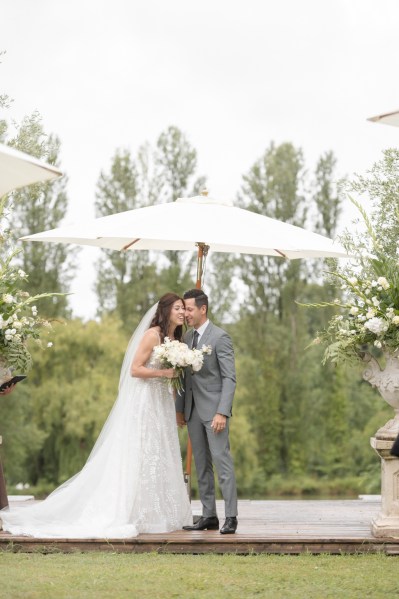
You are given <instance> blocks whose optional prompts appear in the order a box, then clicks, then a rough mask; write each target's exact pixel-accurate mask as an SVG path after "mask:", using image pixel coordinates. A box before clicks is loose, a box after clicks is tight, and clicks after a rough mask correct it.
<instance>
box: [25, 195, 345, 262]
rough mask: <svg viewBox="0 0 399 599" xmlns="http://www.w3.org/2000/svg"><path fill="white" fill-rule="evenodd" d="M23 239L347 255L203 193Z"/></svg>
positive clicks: (111, 245)
mask: <svg viewBox="0 0 399 599" xmlns="http://www.w3.org/2000/svg"><path fill="white" fill-rule="evenodd" d="M22 239H23V240H24V241H41V242H54V243H74V244H77V245H90V246H98V247H101V248H107V249H114V250H119V251H122V250H132V251H134V250H195V249H196V247H197V246H198V245H202V246H209V248H210V249H211V250H212V251H215V252H237V253H246V254H261V255H268V256H280V257H284V258H290V259H292V258H317V257H319V258H325V257H336V258H343V257H348V255H347V253H346V252H345V249H344V248H343V247H341V246H340V245H339V244H337V243H334V242H333V241H332V240H331V239H329V238H328V237H324V236H323V235H318V234H316V233H312V232H311V231H307V230H305V229H302V228H300V227H295V226H294V225H290V224H287V223H284V222H281V221H278V220H275V219H273V218H269V217H267V216H263V215H262V214H257V213H255V212H251V211H249V210H243V209H242V208H236V207H234V206H232V205H230V204H226V203H222V202H218V201H216V200H214V199H212V198H210V197H207V196H206V195H201V196H195V197H192V198H179V199H177V200H176V201H175V202H169V203H166V204H158V205H155V206H148V207H146V208H138V209H136V210H129V211H127V212H120V213H119V214H113V215H110V216H104V217H102V218H97V219H95V220H92V221H88V222H85V223H81V224H78V225H72V226H68V227H60V228H57V229H52V230H51V231H45V232H43V233H36V234H34V235H27V236H25V237H22Z"/></svg>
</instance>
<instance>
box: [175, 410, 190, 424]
mask: <svg viewBox="0 0 399 599" xmlns="http://www.w3.org/2000/svg"><path fill="white" fill-rule="evenodd" d="M176 422H177V426H180V428H183V426H186V424H187V423H186V419H185V418H184V414H183V412H176Z"/></svg>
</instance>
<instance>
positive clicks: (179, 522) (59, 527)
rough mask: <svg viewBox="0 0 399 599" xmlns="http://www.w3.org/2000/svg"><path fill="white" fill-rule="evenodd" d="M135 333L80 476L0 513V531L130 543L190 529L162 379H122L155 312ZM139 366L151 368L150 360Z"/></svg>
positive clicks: (127, 374)
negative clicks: (38, 499) (144, 535)
mask: <svg viewBox="0 0 399 599" xmlns="http://www.w3.org/2000/svg"><path fill="white" fill-rule="evenodd" d="M155 308H156V306H154V307H153V308H151V310H150V311H149V312H147V314H146V316H145V317H144V318H143V320H142V321H141V323H140V325H139V327H138V328H137V329H136V332H135V334H134V335H133V337H132V339H131V341H130V344H129V346H128V349H127V352H126V356H125V360H124V363H123V366H122V372H121V378H120V385H119V394H118V398H117V400H116V402H115V404H114V407H113V409H112V411H111V413H110V415H109V417H108V419H107V421H106V423H105V425H104V427H103V429H102V431H101V433H100V436H99V438H98V440H97V442H96V444H95V446H94V448H93V450H92V452H91V454H90V456H89V458H88V460H87V462H86V464H85V466H84V467H83V469H82V470H81V471H80V472H79V473H78V474H76V475H75V476H74V477H73V478H71V479H70V480H68V481H67V482H66V483H64V484H63V485H61V486H60V487H59V488H58V489H56V490H55V491H54V492H53V493H51V495H49V496H48V497H47V499H45V500H44V501H42V502H40V503H37V504H34V505H32V506H29V507H22V506H21V507H16V508H14V509H12V510H2V511H0V518H1V520H2V523H3V530H5V531H8V532H10V533H12V534H14V535H29V536H33V537H40V538H75V539H77V538H108V539H111V538H113V539H116V538H130V537H135V536H137V535H138V534H140V533H164V532H170V531H173V530H178V529H181V528H182V527H183V526H185V525H190V524H192V514H191V507H190V502H189V499H188V495H187V490H186V487H185V484H184V478H183V469H182V460H181V454H180V447H179V440H178V435H177V427H176V412H175V405H174V397H173V395H172V394H171V392H170V390H169V386H168V381H167V379H163V378H149V379H138V378H133V377H131V376H130V364H131V362H132V359H133V357H134V354H135V353H136V350H137V347H138V344H139V342H140V340H141V338H142V336H143V334H144V332H145V331H146V330H147V329H148V327H149V324H150V323H151V320H152V317H153V315H154V313H155ZM147 366H148V367H149V368H151V367H153V368H157V367H158V368H159V365H158V364H156V363H154V361H153V357H151V358H150V360H149V362H148V364H147Z"/></svg>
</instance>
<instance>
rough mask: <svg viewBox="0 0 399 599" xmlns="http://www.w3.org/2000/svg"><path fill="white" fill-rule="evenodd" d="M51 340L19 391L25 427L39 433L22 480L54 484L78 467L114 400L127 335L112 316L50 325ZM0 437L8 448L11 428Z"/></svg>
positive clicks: (11, 474)
mask: <svg viewBox="0 0 399 599" xmlns="http://www.w3.org/2000/svg"><path fill="white" fill-rule="evenodd" d="M52 337H53V339H54V347H53V348H52V350H51V351H46V352H40V353H39V354H38V355H37V357H36V361H35V368H34V370H33V371H32V374H31V375H30V376H29V378H28V379H27V380H26V381H25V382H24V389H25V390H26V397H25V400H26V402H27V411H28V413H29V414H30V417H31V425H32V426H34V431H39V433H40V435H41V445H40V448H39V449H37V448H36V450H35V448H32V449H31V452H30V455H29V461H28V463H27V464H26V469H27V477H28V479H29V482H31V483H35V484H36V483H37V482H38V481H40V480H46V481H50V482H52V483H54V485H55V484H58V483H60V482H62V481H64V480H66V479H67V478H68V477H70V476H71V475H73V474H74V473H76V472H77V471H78V470H79V469H80V468H81V467H82V466H83V464H84V463H85V461H86V459H87V457H88V454H89V453H90V451H91V449H92V447H93V445H94V442H95V440H96V439H97V436H98V434H99V432H100V430H101V428H102V426H103V424H104V422H105V420H106V418H107V416H108V414H109V412H110V410H111V407H112V405H113V403H114V401H115V399H116V397H117V393H118V381H119V374H120V368H121V364H122V359H123V354H124V351H125V349H126V345H127V337H126V336H125V334H124V332H123V331H121V327H120V323H119V321H117V320H115V319H112V318H107V319H105V320H103V321H102V322H95V321H90V322H87V323H85V324H83V323H82V322H81V321H80V320H79V319H76V320H72V321H69V323H68V325H67V326H63V325H58V326H56V328H55V331H54V333H53V335H52ZM21 387H22V384H21ZM3 434H4V438H5V440H6V441H7V443H8V444H9V445H10V444H14V442H15V441H14V437H13V429H12V427H11V428H10V429H5V430H4V433H3ZM8 472H9V477H10V478H12V479H13V480H15V477H14V473H13V472H12V470H9V471H8Z"/></svg>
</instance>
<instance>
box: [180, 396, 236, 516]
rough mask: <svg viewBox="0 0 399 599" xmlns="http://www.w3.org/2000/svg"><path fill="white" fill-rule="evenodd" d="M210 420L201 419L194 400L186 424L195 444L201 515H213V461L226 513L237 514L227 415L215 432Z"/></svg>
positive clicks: (214, 513) (229, 514)
mask: <svg viewBox="0 0 399 599" xmlns="http://www.w3.org/2000/svg"><path fill="white" fill-rule="evenodd" d="M211 424H212V420H210V421H203V420H201V418H200V416H199V414H198V411H197V409H196V407H195V400H194V405H193V408H192V412H191V417H190V419H189V421H188V423H187V426H188V432H189V435H190V439H191V443H192V444H193V448H195V449H194V461H195V468H196V470H197V477H198V486H199V493H200V497H201V502H202V506H203V512H202V515H203V516H204V517H205V518H208V517H210V516H216V501H215V479H214V473H213V466H212V462H213V464H215V468H216V473H217V476H218V481H219V486H220V489H221V491H222V495H223V499H224V501H225V516H226V517H227V516H237V488H236V480H235V475H234V465H233V460H232V457H231V454H230V443H229V418H227V422H226V428H225V429H224V430H223V431H221V432H220V433H214V432H213V429H212V428H211Z"/></svg>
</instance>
